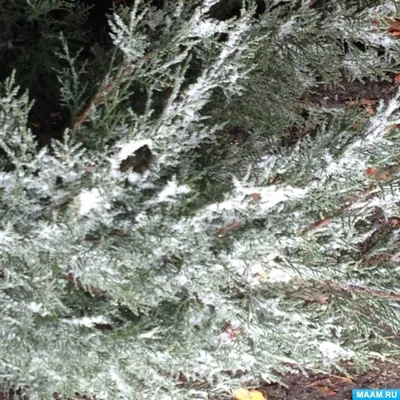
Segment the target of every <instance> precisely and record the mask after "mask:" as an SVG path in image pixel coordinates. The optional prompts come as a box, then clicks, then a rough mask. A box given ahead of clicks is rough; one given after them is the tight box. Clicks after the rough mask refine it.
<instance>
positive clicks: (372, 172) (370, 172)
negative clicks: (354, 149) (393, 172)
mask: <svg viewBox="0 0 400 400" xmlns="http://www.w3.org/2000/svg"><path fill="white" fill-rule="evenodd" d="M377 172H378V170H377V169H376V168H375V167H368V168H367V169H366V170H365V173H366V174H367V175H368V176H374V175H376V173H377Z"/></svg>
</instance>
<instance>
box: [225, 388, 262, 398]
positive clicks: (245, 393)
mask: <svg viewBox="0 0 400 400" xmlns="http://www.w3.org/2000/svg"><path fill="white" fill-rule="evenodd" d="M232 394H233V395H234V396H235V398H236V400H267V399H266V398H265V397H264V395H263V394H262V393H261V392H259V391H258V390H247V389H236V390H232Z"/></svg>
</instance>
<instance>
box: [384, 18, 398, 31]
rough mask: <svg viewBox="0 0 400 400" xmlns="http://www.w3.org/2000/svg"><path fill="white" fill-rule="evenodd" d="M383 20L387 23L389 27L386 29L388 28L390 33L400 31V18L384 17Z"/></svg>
mask: <svg viewBox="0 0 400 400" xmlns="http://www.w3.org/2000/svg"><path fill="white" fill-rule="evenodd" d="M385 21H386V22H387V24H388V25H389V29H388V30H389V32H390V33H392V34H393V33H396V32H399V33H400V20H398V19H394V18H389V17H386V18H385Z"/></svg>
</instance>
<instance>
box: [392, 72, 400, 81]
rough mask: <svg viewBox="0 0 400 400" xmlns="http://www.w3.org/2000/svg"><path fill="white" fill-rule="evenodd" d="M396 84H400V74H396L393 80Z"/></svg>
mask: <svg viewBox="0 0 400 400" xmlns="http://www.w3.org/2000/svg"><path fill="white" fill-rule="evenodd" d="M393 80H394V81H395V82H396V83H400V74H396V75H395V76H394V78H393Z"/></svg>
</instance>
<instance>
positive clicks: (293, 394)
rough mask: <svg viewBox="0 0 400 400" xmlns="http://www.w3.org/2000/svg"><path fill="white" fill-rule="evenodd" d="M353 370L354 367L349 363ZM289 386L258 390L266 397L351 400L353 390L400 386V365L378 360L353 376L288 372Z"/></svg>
mask: <svg viewBox="0 0 400 400" xmlns="http://www.w3.org/2000/svg"><path fill="white" fill-rule="evenodd" d="M349 370H350V372H351V366H349ZM283 381H284V383H285V384H286V385H287V387H286V388H285V387H283V386H280V385H277V384H273V385H267V384H266V385H263V386H262V387H260V388H259V389H258V390H259V391H260V392H262V393H263V394H264V396H265V398H266V400H324V399H330V400H350V399H351V398H352V395H351V392H352V389H367V388H368V389H399V388H400V364H399V365H396V364H392V363H390V362H384V361H378V362H376V363H375V366H374V369H370V370H368V371H366V372H363V373H360V374H357V375H356V374H354V375H352V376H351V377H345V376H344V375H343V374H340V373H337V374H334V375H324V374H310V375H309V376H308V377H305V376H301V375H292V374H290V375H287V376H286V377H285V378H284V379H283Z"/></svg>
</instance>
